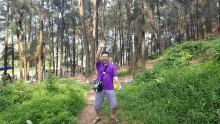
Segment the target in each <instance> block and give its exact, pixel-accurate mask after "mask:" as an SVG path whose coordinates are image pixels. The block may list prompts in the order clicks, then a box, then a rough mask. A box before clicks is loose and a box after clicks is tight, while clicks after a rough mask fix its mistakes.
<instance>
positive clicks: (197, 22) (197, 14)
mask: <svg viewBox="0 0 220 124" xmlns="http://www.w3.org/2000/svg"><path fill="white" fill-rule="evenodd" d="M198 20H199V2H198V0H196V36H197V37H196V39H197V40H198V39H199V21H198Z"/></svg>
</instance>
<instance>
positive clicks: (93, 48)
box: [92, 0, 98, 72]
mask: <svg viewBox="0 0 220 124" xmlns="http://www.w3.org/2000/svg"><path fill="white" fill-rule="evenodd" d="M93 2H94V3H93V4H94V7H93V32H92V37H93V41H92V72H93V71H94V70H95V41H96V38H97V37H96V32H97V30H96V29H97V28H96V26H97V25H96V22H97V20H98V18H97V12H96V11H97V5H96V3H97V1H96V0H94V1H93Z"/></svg>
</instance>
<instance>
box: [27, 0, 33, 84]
mask: <svg viewBox="0 0 220 124" xmlns="http://www.w3.org/2000/svg"><path fill="white" fill-rule="evenodd" d="M31 7H32V0H31ZM31 21H32V12H30V17H29V25H28V59H27V80H29V71H30V56H31V55H30V49H31Z"/></svg>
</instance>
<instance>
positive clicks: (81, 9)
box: [78, 0, 90, 77]
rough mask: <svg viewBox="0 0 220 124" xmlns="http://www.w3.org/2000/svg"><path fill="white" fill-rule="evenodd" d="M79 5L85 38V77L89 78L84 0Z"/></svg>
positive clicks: (80, 0)
mask: <svg viewBox="0 0 220 124" xmlns="http://www.w3.org/2000/svg"><path fill="white" fill-rule="evenodd" d="M78 5H79V13H80V20H81V27H82V29H83V36H84V37H83V39H84V45H85V52H86V74H85V76H86V77H88V76H89V75H90V58H89V44H88V40H87V34H86V25H85V19H84V14H83V3H82V0H79V1H78Z"/></svg>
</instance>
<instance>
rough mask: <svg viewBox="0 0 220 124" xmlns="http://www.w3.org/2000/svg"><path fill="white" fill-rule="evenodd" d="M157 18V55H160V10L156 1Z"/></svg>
mask: <svg viewBox="0 0 220 124" xmlns="http://www.w3.org/2000/svg"><path fill="white" fill-rule="evenodd" d="M157 17H158V23H157V31H158V33H157V42H158V46H159V55H161V53H162V44H161V26H160V9H159V1H158V0H157Z"/></svg>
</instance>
